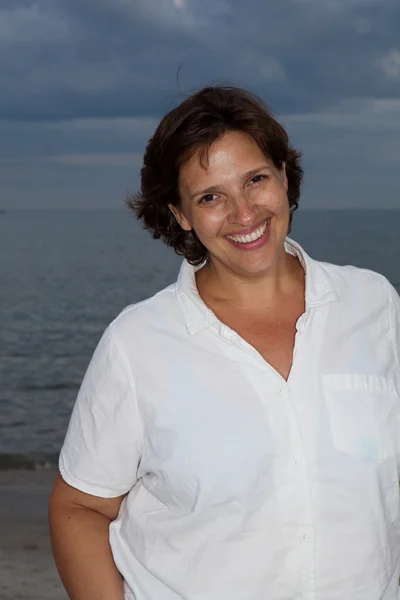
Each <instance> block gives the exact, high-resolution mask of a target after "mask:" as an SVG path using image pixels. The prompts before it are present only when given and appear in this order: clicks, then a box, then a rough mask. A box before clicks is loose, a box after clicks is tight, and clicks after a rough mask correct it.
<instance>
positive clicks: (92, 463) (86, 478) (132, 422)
mask: <svg viewBox="0 0 400 600" xmlns="http://www.w3.org/2000/svg"><path fill="white" fill-rule="evenodd" d="M141 447H142V427H141V419H140V414H139V411H138V406H137V398H136V392H135V385H134V380H133V376H132V372H131V368H130V365H129V363H128V360H127V358H126V356H125V354H124V353H123V351H122V350H121V348H119V346H118V344H117V342H116V341H115V339H114V337H113V334H112V332H111V328H110V327H109V328H108V329H106V331H105V332H104V334H103V336H102V338H101V340H100V342H99V344H98V346H97V348H96V350H95V352H94V354H93V357H92V359H91V361H90V364H89V367H88V369H87V371H86V374H85V376H84V379H83V382H82V385H81V388H80V390H79V393H78V396H77V399H76V402H75V406H74V408H73V411H72V416H71V419H70V423H69V427H68V431H67V434H66V437H65V441H64V445H63V447H62V449H61V454H60V460H59V468H60V473H61V475H62V477H63V479H64V480H65V481H66V482H67V483H68V484H69V485H71V486H72V487H74V488H77V489H79V490H81V491H82V492H86V493H87V494H91V495H94V496H100V497H102V498H113V497H117V496H121V495H123V494H125V493H127V492H128V491H129V490H130V489H131V488H132V487H133V486H134V485H135V483H136V482H137V471H138V465H139V462H140V456H141Z"/></svg>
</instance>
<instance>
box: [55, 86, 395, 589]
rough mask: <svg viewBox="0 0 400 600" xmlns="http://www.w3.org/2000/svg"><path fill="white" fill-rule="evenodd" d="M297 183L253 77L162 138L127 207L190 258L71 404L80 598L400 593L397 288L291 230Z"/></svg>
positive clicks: (167, 127)
mask: <svg viewBox="0 0 400 600" xmlns="http://www.w3.org/2000/svg"><path fill="white" fill-rule="evenodd" d="M301 179H302V169H301V166H300V154H299V153H298V152H297V151H296V150H295V149H294V148H293V147H292V146H291V145H290V143H289V140H288V136H287V134H286V132H285V130H284V129H283V128H282V126H281V125H280V124H279V123H277V121H276V120H275V119H274V118H273V116H272V115H271V113H270V111H269V110H268V109H267V108H266V106H265V105H264V104H263V103H262V102H261V101H260V100H258V99H257V98H255V97H253V96H252V95H251V94H249V93H248V92H246V91H244V90H240V89H235V88H227V87H208V88H205V89H203V90H201V91H199V92H198V93H197V94H194V95H193V96H191V97H189V98H187V99H186V100H185V101H184V102H183V103H182V104H180V105H179V106H178V107H176V108H175V109H174V110H172V111H171V112H170V113H169V114H168V115H166V116H165V117H164V119H163V120H162V121H161V123H160V125H159V126H158V128H157V130H156V132H155V134H154V136H153V138H152V139H151V140H150V141H149V144H148V146H147V149H146V153H145V156H144V164H143V169H142V185H141V190H140V192H139V193H137V194H136V195H133V196H131V197H130V198H129V199H128V204H129V206H130V207H131V208H132V209H133V210H134V211H135V213H136V214H137V216H138V217H139V218H140V219H142V221H143V224H144V226H145V227H146V228H147V229H148V230H149V231H150V232H151V233H152V235H153V237H155V238H160V237H161V238H162V239H163V240H164V242H165V243H166V244H167V245H169V246H172V248H173V249H174V250H175V251H176V252H177V253H178V254H181V255H183V257H184V261H183V264H182V267H181V271H180V274H179V278H178V281H177V282H176V283H175V284H174V285H172V286H169V287H168V288H166V289H165V290H162V291H161V292H159V293H158V294H156V295H155V296H154V297H152V298H149V299H147V300H145V301H144V302H141V303H139V304H136V305H132V306H129V307H128V308H126V309H125V310H124V311H123V312H122V313H121V314H120V315H119V316H118V317H117V318H116V319H115V320H114V321H113V323H111V324H110V326H109V327H108V328H107V330H106V331H105V333H104V335H103V337H102V339H101V341H100V343H99V345H98V347H97V349H96V351H95V354H94V356H93V358H92V361H91V363H90V365H89V367H88V370H87V373H86V375H85V378H84V381H83V383H82V386H81V389H80V391H79V394H78V398H77V400H76V404H75V407H74V410H73V413H72V417H71V421H70V426H69V430H68V433H67V436H66V439H65V443H64V446H63V449H62V452H61V456H60V475H59V477H58V480H57V482H56V484H55V487H54V490H53V492H52V496H51V499H50V525H51V534H52V542H53V549H54V555H55V558H56V562H57V565H58V568H59V571H60V574H61V577H62V579H63V582H64V584H65V587H66V588H67V590H68V592H69V594H70V597H71V598H72V599H73V600H92V599H93V600H123V599H124V598H125V599H126V600H128V599H131V600H133V599H135V600H177V599H178V598H179V599H181V600H265V599H268V600H283V599H287V600H289V599H290V600H300V599H301V598H309V599H310V600H349V599H351V600H378V599H379V600H397V598H398V581H399V569H400V558H399V557H400V527H399V524H400V503H399V470H400V362H399V349H400V300H399V298H398V296H397V294H396V292H395V291H394V289H393V288H392V287H391V285H390V284H389V282H388V281H387V280H386V279H385V278H384V277H382V276H381V275H379V274H376V273H373V272H370V271H364V270H361V269H356V268H354V267H339V266H336V265H331V264H326V263H322V262H319V261H317V260H314V259H312V258H311V257H310V256H308V254H307V253H306V252H305V250H304V249H303V248H302V247H301V246H300V245H299V244H297V243H296V242H294V241H293V240H291V239H289V238H288V237H287V235H288V232H289V230H290V225H291V221H292V218H293V213H294V211H295V210H296V208H297V206H298V202H299V196H300V183H301ZM361 535H362V537H361Z"/></svg>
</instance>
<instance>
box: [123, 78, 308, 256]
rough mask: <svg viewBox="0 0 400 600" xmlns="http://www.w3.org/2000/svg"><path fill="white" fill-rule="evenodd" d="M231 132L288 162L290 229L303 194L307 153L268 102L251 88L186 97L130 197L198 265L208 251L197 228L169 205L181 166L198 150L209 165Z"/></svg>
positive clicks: (150, 225)
mask: <svg viewBox="0 0 400 600" xmlns="http://www.w3.org/2000/svg"><path fill="white" fill-rule="evenodd" d="M228 131H241V132H244V133H247V134H248V135H250V136H251V137H252V138H253V139H254V140H255V142H256V143H257V144H258V146H259V148H260V149H261V150H262V152H263V153H264V155H265V156H266V157H267V158H269V159H270V160H272V162H273V164H274V165H275V166H276V167H277V168H282V164H283V163H285V165H286V175H287V180H288V192H287V195H288V201H289V210H290V219H289V228H288V233H289V232H290V229H291V223H292V217H293V212H294V211H295V210H296V209H297V207H298V204H299V198H300V184H301V181H302V178H303V170H302V168H301V165H300V159H301V153H300V152H298V151H297V150H296V149H295V148H293V146H292V145H291V144H290V143H289V138H288V135H287V133H286V131H285V129H284V128H283V127H282V125H280V124H279V123H278V122H277V121H276V120H275V119H274V117H273V116H272V113H271V111H270V109H269V108H268V107H267V106H266V105H265V104H264V103H263V101H262V100H261V99H260V98H258V97H257V96H254V95H253V94H251V93H249V92H247V91H246V90H243V89H240V88H234V87H228V86H210V87H206V88H203V89H201V90H200V91H198V92H197V93H195V94H193V95H192V96H189V97H188V98H186V99H185V100H184V101H183V102H182V103H181V104H180V105H179V106H177V107H176V108H174V109H173V110H172V111H171V112H169V113H168V114H167V115H166V116H165V117H164V118H163V119H162V121H161V122H160V124H159V126H158V127H157V130H156V131H155V133H154V135H153V137H152V138H151V139H150V141H149V143H148V145H147V148H146V151H145V154H144V158H143V167H142V169H141V189H140V191H138V192H137V193H135V194H128V196H127V198H126V202H127V205H128V207H129V208H130V209H131V210H133V212H134V213H135V214H136V216H137V218H138V219H141V220H142V222H143V225H144V228H145V229H147V230H148V231H150V232H151V234H152V236H153V238H154V239H159V238H161V239H162V240H163V241H164V242H165V243H166V244H167V245H168V246H171V247H172V248H173V249H174V250H175V252H176V253H177V254H179V255H181V256H184V257H185V258H186V260H187V261H188V262H189V263H191V264H192V265H200V264H201V263H203V262H204V261H205V260H206V259H207V257H208V251H207V249H206V248H205V246H204V245H203V244H202V243H201V242H200V240H199V238H198V237H197V236H196V233H195V232H194V231H193V230H192V231H190V232H187V231H184V230H183V229H182V228H181V226H180V225H179V224H178V222H177V221H176V219H175V217H174V215H173V214H172V212H171V210H170V209H169V207H168V205H173V206H179V204H180V198H179V190H178V180H179V171H180V168H181V167H182V165H183V164H185V162H187V161H188V160H189V159H190V158H191V157H192V156H193V155H194V154H195V153H196V152H197V151H200V160H201V163H202V164H206V163H207V160H208V153H209V150H210V148H211V146H212V144H213V143H214V142H215V141H216V140H217V139H218V138H220V137H221V136H222V135H223V134H224V133H226V132H228Z"/></svg>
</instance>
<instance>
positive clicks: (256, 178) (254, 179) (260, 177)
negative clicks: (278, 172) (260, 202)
mask: <svg viewBox="0 0 400 600" xmlns="http://www.w3.org/2000/svg"><path fill="white" fill-rule="evenodd" d="M265 178H266V176H265V175H256V176H255V177H253V179H251V181H250V183H251V184H253V183H259V182H260V181H263V180H264V179H265Z"/></svg>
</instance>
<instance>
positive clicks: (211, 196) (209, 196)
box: [200, 194, 217, 204]
mask: <svg viewBox="0 0 400 600" xmlns="http://www.w3.org/2000/svg"><path fill="white" fill-rule="evenodd" d="M216 197H217V195H216V194H206V195H205V196H203V197H202V198H201V200H200V202H204V204H207V203H210V202H212V201H213V200H215V198H216Z"/></svg>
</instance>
